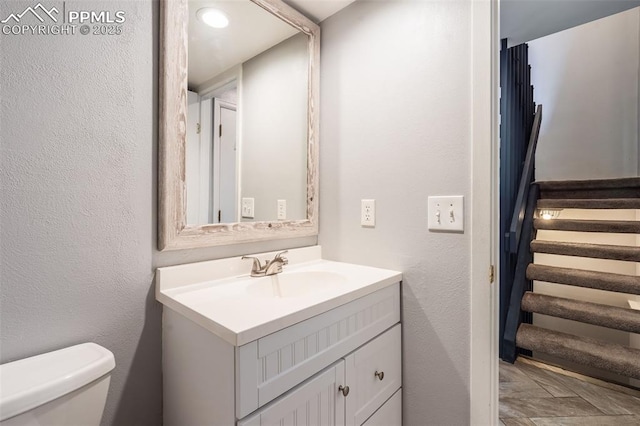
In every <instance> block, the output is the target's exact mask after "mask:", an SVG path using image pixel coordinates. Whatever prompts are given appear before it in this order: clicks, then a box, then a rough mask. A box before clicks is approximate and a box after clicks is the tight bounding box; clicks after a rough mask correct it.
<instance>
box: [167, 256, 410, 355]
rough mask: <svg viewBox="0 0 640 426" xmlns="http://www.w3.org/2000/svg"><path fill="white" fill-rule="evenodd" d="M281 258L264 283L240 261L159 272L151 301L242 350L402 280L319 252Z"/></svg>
mask: <svg viewBox="0 0 640 426" xmlns="http://www.w3.org/2000/svg"><path fill="white" fill-rule="evenodd" d="M274 255H275V252H274V253H265V254H262V255H258V257H260V258H261V259H267V258H268V259H271V258H273V256H274ZM286 256H287V257H288V258H289V262H290V264H289V265H288V266H285V267H284V271H283V272H282V273H280V274H277V275H273V276H270V277H259V278H256V277H250V276H249V271H250V269H251V262H250V261H243V260H241V258H240V257H237V258H230V259H221V260H214V261H210V262H200V263H194V264H190V265H180V266H173V267H167V268H159V269H158V271H157V275H156V281H157V282H156V299H157V300H158V301H160V302H161V303H162V304H164V305H165V306H167V307H169V308H170V309H172V310H174V311H176V312H178V313H180V314H182V315H184V316H185V317H187V318H189V319H190V320H192V321H194V322H196V323H197V324H199V325H201V326H202V327H204V328H206V329H207V330H209V331H211V332H212V333H214V334H215V335H217V336H219V337H221V338H222V339H224V340H226V341H227V342H229V343H230V344H232V345H234V346H242V345H244V344H246V343H249V342H252V341H254V340H257V339H259V338H261V337H264V336H266V335H268V334H271V333H273V332H276V331H278V330H281V329H283V328H285V327H289V326H291V325H293V324H296V323H298V322H300V321H304V320H306V319H308V318H311V317H313V316H315V315H318V314H321V313H323V312H326V311H328V310H330V309H333V308H335V307H338V306H340V305H343V304H345V303H348V302H350V301H352V300H355V299H357V298H360V297H363V296H365V295H367V294H370V293H373V292H374V291H377V290H380V289H382V288H384V287H388V286H390V285H393V284H395V283H397V282H399V281H400V280H401V279H402V274H401V273H400V272H397V271H391V270H387V269H379V268H372V267H368V266H361V265H354V264H349V263H342V262H333V261H329V260H323V259H321V251H320V247H319V246H314V247H309V248H303V249H295V250H291V251H290V252H289V253H288V254H287V255H286ZM239 271H243V272H244V273H241V274H239V273H238V272H239Z"/></svg>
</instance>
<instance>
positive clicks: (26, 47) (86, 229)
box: [0, 0, 317, 426]
mask: <svg viewBox="0 0 640 426" xmlns="http://www.w3.org/2000/svg"><path fill="white" fill-rule="evenodd" d="M157 4H158V3H157V2H151V1H106V0H105V1H92V2H75V1H74V2H72V1H67V7H81V6H79V5H82V7H84V8H90V9H95V10H101V9H105V10H117V9H122V10H124V11H126V13H127V22H126V24H125V26H124V31H123V34H122V35H120V36H117V37H116V36H112V37H106V36H104V37H102V36H81V35H76V36H70V37H64V36H58V37H54V36H36V37H33V36H5V35H0V82H1V83H0V84H1V86H0V91H1V92H0V128H1V129H2V131H1V133H0V187H1V188H2V195H1V196H0V274H1V276H0V286H1V288H0V339H1V340H0V347H1V348H2V350H1V352H0V358H1V359H0V362H3V363H4V362H8V361H11V360H15V359H19V358H24V357H27V356H32V355H35V354H39V353H43V352H47V351H50V350H55V349H59V348H62V347H65V346H69V345H73V344H77V343H81V342H86V341H94V342H96V343H98V344H101V345H103V346H105V347H107V348H109V349H110V350H112V351H113V353H114V355H115V358H116V369H115V371H114V374H113V377H112V381H111V387H110V392H109V397H108V401H107V408H106V411H105V415H104V418H103V424H105V425H118V426H120V425H134V424H135V425H149V426H157V425H160V424H161V411H162V402H161V392H162V389H161V379H162V375H161V344H160V336H161V306H160V305H159V304H158V303H157V302H156V301H155V298H154V271H155V268H156V267H157V266H166V265H172V264H178V263H187V262H195V261H201V260H205V259H215V258H223V257H229V256H237V255H241V254H248V253H256V252H261V251H270V250H279V249H282V248H286V247H300V246H305V245H312V244H314V243H315V242H316V240H317V239H316V238H304V239H296V240H289V241H279V242H267V243H262V244H248V245H236V246H229V247H218V248H210V249H204V250H186V251H181V252H176V253H158V252H157V251H156V227H157V223H156V191H157V185H156V183H155V182H156V177H157V170H156V167H157V160H156V159H157V130H156V129H157V72H158V68H157V59H158V54H157V51H158V50H157V48H158V46H157V41H158V37H157V34H158V9H157ZM29 5H31V6H33V3H32V2H30V1H3V2H0V16H3V17H4V16H7V15H8V14H9V13H11V12H14V11H16V9H19V10H18V11H21V10H22V9H24V8H26V7H27V6H29ZM247 268H250V265H247Z"/></svg>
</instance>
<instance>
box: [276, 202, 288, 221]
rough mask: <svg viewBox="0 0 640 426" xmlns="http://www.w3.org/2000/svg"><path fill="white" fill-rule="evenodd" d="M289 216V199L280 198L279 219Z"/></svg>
mask: <svg viewBox="0 0 640 426" xmlns="http://www.w3.org/2000/svg"><path fill="white" fill-rule="evenodd" d="M286 218H287V200H278V220H285V219H286Z"/></svg>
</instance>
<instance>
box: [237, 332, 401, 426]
mask: <svg viewBox="0 0 640 426" xmlns="http://www.w3.org/2000/svg"><path fill="white" fill-rule="evenodd" d="M400 347H401V328H400V324H397V325H396V326H394V327H393V328H391V329H390V330H388V331H386V332H384V333H383V334H382V335H380V336H379V337H377V338H375V339H374V340H373V341H371V342H369V343H367V344H365V345H364V346H362V347H361V348H359V349H358V350H356V351H355V352H353V353H351V354H349V355H348V356H346V357H345V358H343V359H341V360H340V361H339V362H337V363H336V364H334V365H332V366H331V367H329V368H328V369H326V370H324V371H323V372H321V373H319V374H317V375H315V376H313V377H312V378H311V379H309V380H308V381H306V382H304V384H302V385H301V386H299V387H297V388H295V389H294V390H292V391H291V392H289V393H287V394H286V395H284V396H283V397H282V398H279V399H278V400H276V401H275V402H273V403H271V404H269V405H267V406H266V407H265V408H262V409H260V410H259V411H258V412H257V413H256V414H254V415H251V416H249V417H247V418H246V419H244V420H240V421H239V422H238V426H267V425H292V426H302V425H318V426H332V425H346V426H361V425H363V424H365V421H366V424H369V425H376V424H380V425H384V426H400V425H401V423H402V404H401V390H400V386H401V384H402V368H401V356H400V352H401V350H400ZM347 389H348V391H347ZM392 397H393V398H392ZM394 398H395V399H394ZM381 407H382V408H381ZM374 413H375V414H374ZM372 415H373V416H372Z"/></svg>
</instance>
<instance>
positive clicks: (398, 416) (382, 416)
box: [362, 389, 402, 426]
mask: <svg viewBox="0 0 640 426" xmlns="http://www.w3.org/2000/svg"><path fill="white" fill-rule="evenodd" d="M362 426H402V389H400V390H398V391H396V393H395V394H394V395H393V396H392V397H391V398H389V400H388V401H387V402H385V403H384V405H383V406H382V407H380V409H379V410H378V411H376V412H375V413H374V415H373V416H371V417H369V419H368V420H367V421H366V422H364V424H363V425H362Z"/></svg>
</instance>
